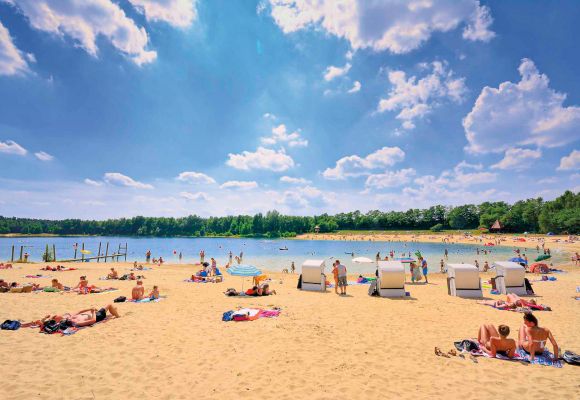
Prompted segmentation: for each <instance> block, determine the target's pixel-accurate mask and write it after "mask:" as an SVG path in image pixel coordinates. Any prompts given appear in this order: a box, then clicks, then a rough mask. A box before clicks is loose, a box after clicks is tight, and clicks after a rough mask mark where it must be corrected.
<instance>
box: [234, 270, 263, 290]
mask: <svg viewBox="0 0 580 400" xmlns="http://www.w3.org/2000/svg"><path fill="white" fill-rule="evenodd" d="M228 274H230V275H232V276H241V277H248V276H259V275H262V271H261V270H259V269H258V268H256V267H254V266H253V265H246V264H237V265H234V266H233V267H230V268H228ZM243 290H244V280H242V291H243Z"/></svg>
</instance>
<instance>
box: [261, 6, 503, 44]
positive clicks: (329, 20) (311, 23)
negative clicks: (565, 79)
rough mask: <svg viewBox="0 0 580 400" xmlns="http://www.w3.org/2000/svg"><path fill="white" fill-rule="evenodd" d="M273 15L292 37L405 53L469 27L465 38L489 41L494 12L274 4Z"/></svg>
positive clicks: (476, 8)
mask: <svg viewBox="0 0 580 400" xmlns="http://www.w3.org/2000/svg"><path fill="white" fill-rule="evenodd" d="M270 4H271V9H272V11H271V15H272V18H273V19H274V21H275V22H276V24H277V25H278V26H279V27H280V28H281V29H282V31H283V32H284V33H286V34H288V33H292V32H296V31H298V30H302V29H308V28H311V27H313V28H315V29H316V28H319V27H320V28H322V29H323V30H325V31H326V32H328V33H330V34H332V35H335V36H337V37H339V38H344V39H346V40H348V41H349V43H350V45H351V47H352V48H353V49H355V50H357V49H361V48H371V49H373V50H375V51H381V50H389V51H391V52H392V53H396V54H403V53H408V52H410V51H412V50H415V49H417V48H418V47H419V46H420V45H421V44H422V43H424V42H425V41H427V40H428V39H429V38H430V37H431V35H432V34H433V33H435V32H448V31H451V30H454V29H456V28H458V27H459V26H460V25H467V27H466V28H465V31H464V33H463V37H464V38H465V39H468V40H483V41H488V40H490V39H491V38H492V37H493V33H492V32H489V26H490V24H491V22H492V19H491V16H490V15H489V9H488V8H487V7H482V6H480V4H479V1H478V0H437V1H431V0H416V1H401V0H383V1H368V0H270Z"/></svg>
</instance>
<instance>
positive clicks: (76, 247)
mask: <svg viewBox="0 0 580 400" xmlns="http://www.w3.org/2000/svg"><path fill="white" fill-rule="evenodd" d="M78 247H79V244H78V243H75V256H74V257H73V259H75V260H76V259H77V250H78Z"/></svg>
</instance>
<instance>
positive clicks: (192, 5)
mask: <svg viewBox="0 0 580 400" xmlns="http://www.w3.org/2000/svg"><path fill="white" fill-rule="evenodd" d="M129 2H130V3H131V4H133V6H135V8H136V9H137V10H138V11H140V12H141V13H143V14H145V17H146V18H147V20H148V21H163V22H167V23H168V24H170V25H173V26H176V27H178V28H187V27H188V26H190V25H191V24H192V23H193V21H194V20H195V18H196V17H197V12H196V2H197V0H129Z"/></svg>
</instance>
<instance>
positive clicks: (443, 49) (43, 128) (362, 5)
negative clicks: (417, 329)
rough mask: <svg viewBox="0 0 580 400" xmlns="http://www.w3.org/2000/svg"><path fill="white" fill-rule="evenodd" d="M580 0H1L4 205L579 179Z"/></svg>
mask: <svg viewBox="0 0 580 400" xmlns="http://www.w3.org/2000/svg"><path fill="white" fill-rule="evenodd" d="M578 20H580V6H579V4H578V2H577V1H575V0H569V1H568V0H561V1H558V2H545V1H533V0H530V1H526V2H522V1H499V0H498V1H477V0H408V1H403V0H375V1H368V0H269V1H266V0H256V1H254V0H0V165H1V166H2V168H1V169H0V215H3V216H18V217H33V218H50V219H55V218H85V219H104V218H117V217H131V216H136V215H145V216H176V217H177V216H185V215H190V214H197V215H201V216H210V215H214V216H222V215H232V214H254V213H257V212H266V211H268V210H274V209H276V210H278V211H280V212H282V213H285V214H292V215H313V214H320V213H325V212H326V213H331V214H333V213H338V212H346V211H354V210H361V211H363V212H366V211H368V210H374V209H379V210H383V211H386V210H406V209H409V208H423V207H429V206H431V205H435V204H444V205H459V204H466V203H475V204H478V203H481V202H484V201H507V202H510V203H511V202H514V201H517V200H521V199H526V198H531V197H542V198H544V199H546V200H550V199H553V198H555V197H557V196H558V195H560V194H562V193H563V192H564V191H565V190H573V191H575V192H577V191H579V190H580V150H579V149H580V79H579V78H578V76H579V72H580V67H579V65H580V44H579V42H578V40H577V38H578V37H580V26H579V25H578V23H577V21H578Z"/></svg>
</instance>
